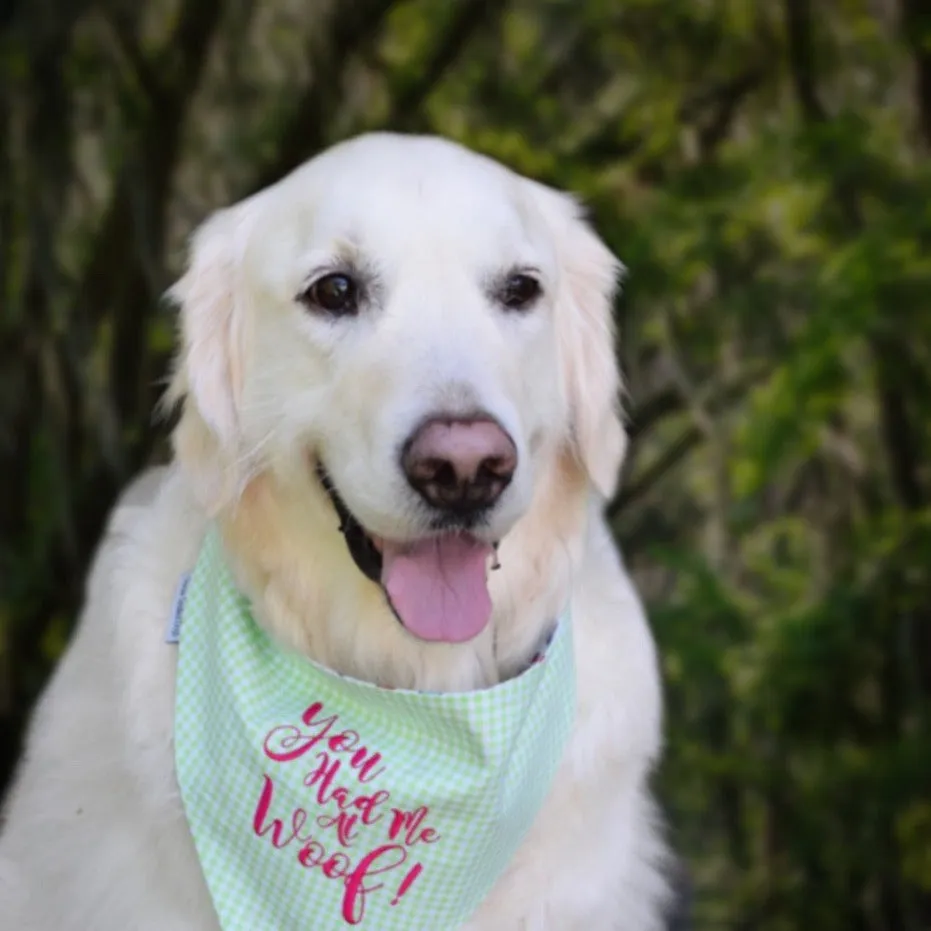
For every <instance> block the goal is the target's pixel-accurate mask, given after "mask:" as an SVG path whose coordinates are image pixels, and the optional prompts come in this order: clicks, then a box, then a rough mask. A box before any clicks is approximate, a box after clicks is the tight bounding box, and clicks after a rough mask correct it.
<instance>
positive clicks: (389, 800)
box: [175, 531, 575, 931]
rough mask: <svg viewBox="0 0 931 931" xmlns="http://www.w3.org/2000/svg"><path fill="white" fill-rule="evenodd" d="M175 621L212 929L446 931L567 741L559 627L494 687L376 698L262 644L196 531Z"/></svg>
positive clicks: (487, 886) (501, 856) (565, 636)
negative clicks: (521, 667)
mask: <svg viewBox="0 0 931 931" xmlns="http://www.w3.org/2000/svg"><path fill="white" fill-rule="evenodd" d="M176 622H179V623H180V625H181V632H182V633H181V637H180V641H181V644H180V657H179V661H178V679H177V698H176V707H175V763H176V768H177V774H178V782H179V785H180V788H181V795H182V799H183V802H184V809H185V813H186V815H187V820H188V823H189V825H190V828H191V832H192V834H193V837H194V842H195V845H196V848H197V853H198V856H199V858H200V862H201V865H202V867H203V871H204V875H205V877H206V881H207V885H208V887H209V888H210V892H211V895H212V897H213V902H214V906H215V908H216V911H217V915H218V916H219V919H220V924H221V926H222V928H223V931H279V929H280V931H346V929H347V928H349V927H351V926H354V925H359V926H361V927H362V928H366V929H369V931H454V929H458V928H460V927H461V926H462V924H463V923H464V922H465V921H466V920H467V919H468V918H469V916H470V915H472V913H473V912H474V911H475V910H476V908H477V907H478V906H479V904H480V903H481V902H482V900H483V899H484V898H485V896H487V895H488V893H489V892H490V890H491V888H492V886H493V885H494V883H495V881H496V880H497V879H498V877H499V876H500V875H501V873H502V872H503V871H504V869H505V868H506V867H507V865H508V862H509V861H510V859H511V857H512V856H513V855H514V853H515V851H516V850H517V847H518V845H519V843H520V841H521V839H522V838H523V837H524V835H525V833H526V832H527V830H528V828H529V827H530V825H531V824H532V822H533V820H534V818H535V816H536V814H537V812H538V810H539V808H540V805H541V804H542V802H543V800H544V798H545V797H546V795H547V793H548V791H549V789H550V785H551V783H552V779H553V776H554V773H555V770H556V767H557V764H558V762H559V759H560V757H561V756H562V752H563V749H564V747H565V744H566V741H567V740H568V737H569V732H570V729H571V727H572V721H573V715H574V710H575V674H574V662H573V655H572V632H571V629H570V625H569V621H568V618H564V619H562V620H561V621H560V623H559V624H558V625H557V626H556V629H555V633H554V634H553V635H552V638H551V640H550V642H549V644H548V645H547V647H546V649H545V652H544V654H542V655H541V656H539V657H538V658H537V659H536V660H535V661H534V662H533V663H532V664H531V665H530V667H529V668H528V669H527V670H525V671H524V672H523V673H521V674H520V675H518V676H516V677H515V678H513V679H511V680H509V681H507V682H504V683H502V684H501V685H496V686H493V687H491V688H487V689H483V690H479V691H475V692H462V693H429V692H414V691H409V690H404V689H397V690H391V689H385V688H380V687H378V686H375V685H372V684H370V683H367V682H360V681H357V680H354V679H350V678H347V677H345V676H341V675H338V674H336V673H334V672H331V671H330V670H328V669H325V668H323V667H321V666H319V665H317V664H315V663H313V662H310V661H309V660H307V659H306V658H303V657H301V656H299V655H297V654H295V653H290V652H286V651H285V650H283V649H282V648H280V647H279V646H277V645H276V644H275V643H274V642H273V641H272V640H271V639H270V638H269V637H268V636H267V635H266V634H265V633H264V632H263V630H262V629H261V628H260V627H259V626H258V625H257V624H256V623H255V621H254V620H253V618H252V615H251V613H250V609H249V604H248V602H247V601H246V599H245V598H244V596H243V595H241V594H240V593H239V592H238V591H237V590H236V587H235V583H234V581H233V579H232V577H231V575H230V572H229V569H228V568H227V565H226V563H225V560H224V556H223V551H222V546H221V543H220V541H219V536H218V534H217V533H216V532H215V531H211V532H210V533H208V535H207V538H206V540H205V543H204V546H203V549H202V551H201V553H200V556H199V558H198V561H197V565H196V567H195V569H194V572H193V574H192V575H191V577H190V579H189V580H185V582H184V583H183V585H182V588H181V590H180V593H179V599H178V604H177V605H176Z"/></svg>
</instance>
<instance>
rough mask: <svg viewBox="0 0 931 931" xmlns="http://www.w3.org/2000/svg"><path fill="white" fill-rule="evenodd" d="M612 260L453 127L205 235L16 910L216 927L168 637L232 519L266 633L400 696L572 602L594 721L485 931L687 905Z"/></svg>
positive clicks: (95, 611)
mask: <svg viewBox="0 0 931 931" xmlns="http://www.w3.org/2000/svg"><path fill="white" fill-rule="evenodd" d="M619 270H620V265H619V263H618V262H617V261H616V260H615V258H614V257H613V256H612V255H611V254H610V253H609V251H608V250H607V249H606V248H605V246H604V245H603V244H602V243H601V242H600V241H599V239H598V238H597V237H596V236H595V235H594V234H593V233H592V232H591V230H590V229H589V228H588V227H587V225H586V224H585V223H584V221H583V220H582V219H581V217H580V211H579V209H578V208H577V205H576V203H575V202H574V201H573V200H571V199H570V198H569V197H567V196H564V195H563V194H560V193H557V192H555V191H552V190H550V189H548V188H545V187H543V186H541V185H539V184H537V183H534V182H532V181H528V180H526V179H524V178H521V177H519V176H517V175H515V174H514V173H512V172H510V171H508V170H507V169H505V168H503V167H502V166H500V165H498V164H497V163H495V162H493V161H491V160H489V159H486V158H483V157H480V156H478V155H475V154H473V153H471V152H468V151H467V150H465V149H463V148H460V147H459V146H457V145H454V144H452V143H449V142H446V141H442V140H439V139H434V138H423V137H404V136H395V135H389V134H375V135H368V136H364V137H361V138H358V139H355V140H352V141H350V142H347V143H344V144H341V145H338V146H336V147H335V148H333V149H331V150H329V151H327V152H325V153H324V154H322V155H320V156H319V157H317V158H315V159H313V160H311V161H310V162H309V163H307V164H306V165H304V166H303V167H301V168H299V169H298V170H297V171H295V172H294V173H293V174H291V175H290V176H288V177H287V178H285V179H284V180H282V181H281V182H280V183H278V184H276V185H274V186H272V187H270V188H269V189H267V190H265V191H263V192H261V193H259V194H257V195H256V196H254V197H251V198H249V199H248V200H246V201H244V202H242V203H240V204H238V205H236V206H234V207H231V208H230V209H227V210H223V211H221V212H219V213H217V214H216V215H215V216H213V217H212V218H211V219H209V220H208V221H207V222H206V223H205V224H204V225H203V227H202V228H201V229H200V230H199V231H198V232H197V234H196V235H195V237H194V241H193V247H192V254H191V259H190V265H189V268H188V270H187V272H186V274H185V275H184V277H183V278H182V279H181V280H180V281H179V282H178V284H177V285H176V286H175V288H174V289H173V295H174V297H175V298H176V300H177V302H178V304H179V305H180V308H181V330H182V348H181V351H180V353H179V357H178V360H177V367H176V374H175V378H174V381H173V385H172V388H171V391H170V393H169V394H170V397H171V399H172V400H173V401H176V402H180V403H181V405H182V416H181V419H180V421H179V425H178V427H177V429H176V431H175V434H174V448H175V462H174V464H172V465H171V466H169V467H166V468H164V469H159V470H154V471H151V472H149V473H148V474H147V475H145V476H144V477H143V478H142V479H140V480H139V481H137V483H136V484H135V485H134V486H133V487H132V488H131V489H130V490H129V491H128V492H127V493H126V495H125V496H124V498H123V499H122V501H121V502H120V504H119V505H118V507H117V508H116V510H115V512H114V514H113V516H112V519H111V521H110V525H109V529H108V532H107V534H106V537H105V539H104V541H103V543H102V545H101V547H100V550H99V552H98V554H97V557H96V562H95V565H94V568H93V571H92V574H91V577H90V581H89V584H88V592H87V602H86V607H85V609H84V612H83V616H82V619H81V621H80V625H79V627H78V629H77V632H76V634H75V637H74V640H73V643H72V644H71V646H70V648H69V649H68V652H67V654H66V656H65V657H64V659H63V660H62V662H61V663H60V665H59V667H58V670H57V672H56V673H55V675H54V678H53V680H52V682H51V684H50V685H49V687H48V688H47V690H46V692H45V694H44V696H43V698H42V700H41V702H40V703H39V706H38V708H37V710H36V712H35V716H34V720H33V722H32V727H31V732H30V734H29V736H28V740H27V744H26V750H25V755H24V760H23V762H22V764H21V766H20V769H19V772H18V776H17V779H16V781H15V784H14V787H13V789H12V791H11V793H10V796H9V798H8V800H7V804H6V810H5V826H4V829H3V833H2V836H0V916H2V917H0V924H2V927H3V929H4V931H52V929H55V931H128V929H133V931H215V929H217V928H218V927H219V924H218V920H217V918H216V916H215V912H214V908H213V905H212V902H211V898H210V895H209V893H208V891H207V888H206V885H205V882H204V879H203V874H202V872H201V869H200V865H199V863H198V859H197V855H196V853H195V849H194V846H193V843H192V840H191V835H190V832H189V829H188V826H187V823H186V820H185V814H184V811H183V809H182V804H181V800H180V797H179V790H178V786H177V782H176V777H175V770H174V761H173V752H172V737H173V717H172V715H173V701H174V694H175V670H176V656H177V654H176V649H175V648H174V647H172V646H169V645H166V643H165V642H164V640H165V637H164V632H165V627H166V620H167V619H168V617H169V615H170V613H171V611H172V605H173V597H174V593H175V590H176V586H177V584H178V579H179V577H181V576H182V574H183V573H185V572H186V571H189V570H190V569H191V567H192V565H193V564H194V562H195V559H196V557H197V554H198V551H199V548H200V545H201V542H202V539H203V535H204V533H205V528H207V527H208V525H209V524H210V523H211V522H214V523H215V525H216V526H217V527H218V528H219V532H220V534H221V538H222V541H223V547H224V552H225V554H226V557H227V559H228V561H229V563H230V565H231V566H232V567H233V569H234V572H235V575H236V579H237V582H238V584H239V586H240V587H241V589H242V590H243V591H244V592H245V593H246V595H247V596H248V597H249V598H250V599H251V602H252V604H253V609H254V611H255V614H256V616H257V618H258V620H259V622H260V623H261V624H262V625H264V627H265V628H266V629H267V631H269V632H270V633H271V634H272V636H273V637H275V638H277V639H278V640H279V641H281V642H282V643H283V644H285V645H286V646H287V647H289V648H291V649H296V650H298V651H301V652H303V653H305V654H306V655H307V656H310V657H312V658H314V659H315V660H317V661H318V662H319V663H321V664H325V665H326V666H328V667H330V668H332V669H333V670H336V671H338V672H341V673H344V674H347V675H351V676H353V677H356V678H359V679H364V680H368V681H371V682H374V683H378V684H380V685H383V686H390V687H406V688H411V689H420V690H434V691H465V690H472V689H481V688H483V687H487V686H490V685H493V684H495V683H498V682H501V681H503V680H505V679H507V678H508V677H510V676H513V675H515V674H516V673H517V672H519V671H520V670H521V669H522V668H523V667H524V666H526V664H527V662H528V661H529V660H530V659H531V657H532V656H533V655H534V653H535V651H537V650H538V649H539V647H540V643H541V638H542V637H543V636H544V632H545V631H546V630H547V629H548V628H547V625H549V624H551V623H552V621H553V619H554V618H556V617H558V616H560V614H561V613H562V612H563V611H564V609H565V608H566V606H567V605H569V606H570V607H571V612H572V617H573V623H572V630H573V640H574V649H575V657H576V670H577V673H576V674H577V681H578V695H577V707H576V716H575V724H574V729H573V732H572V735H571V738H570V740H569V743H568V745H567V748H566V750H565V753H564V756H563V758H562V760H561V762H560V764H559V768H558V771H557V774H556V777H555V781H554V783H553V787H552V789H551V791H550V793H549V795H548V797H547V799H546V801H545V802H544V804H543V807H542V808H541V810H540V811H539V814H538V816H537V818H536V820H535V822H534V824H533V827H532V828H531V830H530V832H529V834H528V835H527V836H526V837H525V839H524V841H523V842H522V844H521V846H520V848H519V849H518V852H517V854H516V855H515V857H514V858H513V860H512V861H511V863H510V865H509V866H508V868H507V870H506V871H505V872H504V873H503V875H502V876H501V877H500V879H499V880H498V882H497V884H496V885H495V887H494V888H493V889H492V891H491V893H490V894H489V895H488V896H487V898H486V899H485V900H484V902H483V904H482V905H481V906H480V908H479V909H478V911H477V912H476V913H475V914H474V915H473V917H472V918H471V919H470V920H469V921H468V922H467V924H466V925H465V928H466V929H468V931H511V929H514V931H517V929H524V931H531V929H532V931H572V929H577V931H609V929H612V931H620V929H624V931H652V929H657V928H660V927H662V926H663V913H664V910H665V908H666V903H667V898H668V896H667V883H666V880H665V878H664V877H665V874H666V872H667V866H668V864H667V856H666V853H665V849H664V844H663V842H662V839H661V837H660V827H659V824H658V820H657V817H656V810H655V807H654V805H653V803H652V801H651V797H650V791H649V786H648V780H649V776H650V771H651V769H652V767H653V765H654V763H655V761H656V759H657V757H658V754H659V750H660V743H661V737H660V730H661V699H660V686H659V676H658V670H657V661H656V656H655V651H654V645H653V641H652V638H651V636H650V633H649V630H648V627H647V623H646V621H645V618H644V612H643V610H642V607H641V603H640V601H639V599H638V596H637V595H636V593H635V592H634V590H633V588H632V586H631V582H630V580H629V578H628V576H627V573H626V572H625V570H624V568H623V566H622V564H621V561H620V560H619V557H618V554H617V552H616V551H615V548H614V545H613V543H612V540H611V536H610V534H609V531H608V529H607V527H606V525H605V522H604V520H603V518H602V506H603V502H604V499H605V497H606V496H609V495H610V494H611V493H612V491H613V489H614V486H615V481H616V477H617V475H618V469H619V465H620V462H621V459H622V456H623V451H624V443H625V441H624V433H623V429H622V426H621V422H620V420H619V415H618V392H619V376H618V371H617V365H616V359H615V350H614V346H613V326H612V319H611V317H612V315H611V302H612V294H613V291H614V288H615V285H616V279H617V277H618V273H619ZM327 486H330V487H331V488H332V489H333V492H330V491H328V488H327ZM334 492H335V493H334ZM335 509H338V510H339V511H340V512H341V513H340V517H341V518H342V520H343V523H344V529H345V534H344V535H341V534H340V532H339V529H340V528H339V520H338V518H337V513H336V510H335ZM493 548H494V549H496V552H495V553H493V552H492V550H493ZM493 560H497V562H498V563H500V571H495V572H488V573H487V576H486V570H487V569H488V568H490V565H491V563H492V561H493ZM439 573H442V574H443V578H444V582H445V584H446V585H447V586H452V588H453V589H454V590H455V591H456V592H457V593H458V597H457V599H453V601H455V604H453V603H452V602H448V603H444V599H443V596H442V592H441V589H442V586H440V587H438V586H436V585H432V584H431V583H432V582H433V581H435V579H436V577H437V575H438V574H439ZM256 931H264V929H256ZM270 931H271V929H270ZM288 931H290V929H288ZM374 931H379V929H374ZM437 931H441V929H437Z"/></svg>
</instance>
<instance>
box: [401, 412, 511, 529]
mask: <svg viewBox="0 0 931 931" xmlns="http://www.w3.org/2000/svg"><path fill="white" fill-rule="evenodd" d="M401 465H402V467H403V469H404V474H405V475H406V476H407V480H408V482H410V484H411V486H412V487H413V488H415V489H416V490H417V491H418V492H419V493H420V495H421V497H422V498H423V499H424V500H425V501H426V502H427V503H428V504H430V505H432V506H433V507H436V508H443V509H444V510H451V511H478V510H481V509H483V508H487V507H490V506H491V505H492V504H494V503H495V502H496V501H497V500H498V498H500V497H501V493H502V492H503V491H504V489H505V488H507V486H508V484H509V483H510V481H511V478H512V477H513V476H514V470H515V469H516V468H517V449H516V447H515V446H514V441H513V440H512V439H511V438H510V437H509V436H508V435H507V433H505V432H504V430H503V429H502V428H501V427H500V426H499V425H498V424H497V423H495V421H493V420H491V419H489V418H478V419H461V418H449V417H437V418H434V419H432V420H428V421H427V422H426V423H424V424H423V425H422V426H421V427H420V428H419V429H418V430H417V431H416V432H415V433H414V435H413V436H412V437H411V438H410V439H409V440H408V442H407V444H406V446H405V448H404V452H403V454H402V456H401Z"/></svg>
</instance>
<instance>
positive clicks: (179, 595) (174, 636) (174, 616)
mask: <svg viewBox="0 0 931 931" xmlns="http://www.w3.org/2000/svg"><path fill="white" fill-rule="evenodd" d="M190 582H191V573H190V572H186V573H185V574H184V575H182V576H181V580H180V581H179V582H178V587H177V589H176V590H175V600H174V603H173V605H172V608H171V616H170V617H169V618H168V629H167V630H166V631H165V643H177V642H178V641H179V640H180V639H181V617H182V615H183V614H184V598H185V596H186V595H187V587H188V585H189V584H190Z"/></svg>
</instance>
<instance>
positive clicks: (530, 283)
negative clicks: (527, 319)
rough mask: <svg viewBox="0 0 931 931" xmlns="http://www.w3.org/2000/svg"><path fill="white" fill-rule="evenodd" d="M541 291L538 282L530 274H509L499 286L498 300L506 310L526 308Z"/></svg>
mask: <svg viewBox="0 0 931 931" xmlns="http://www.w3.org/2000/svg"><path fill="white" fill-rule="evenodd" d="M542 291H543V289H542V288H541V287H540V282H539V281H537V279H536V278H534V277H533V276H532V275H522V274H514V275H509V276H508V279H507V281H505V282H504V286H503V287H502V288H501V292H500V294H499V295H498V300H499V301H501V303H502V304H503V305H504V306H505V307H507V308H508V310H526V309H527V308H528V307H530V305H531V304H533V302H534V301H536V299H537V298H538V297H539V296H540V294H541V293H542Z"/></svg>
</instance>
